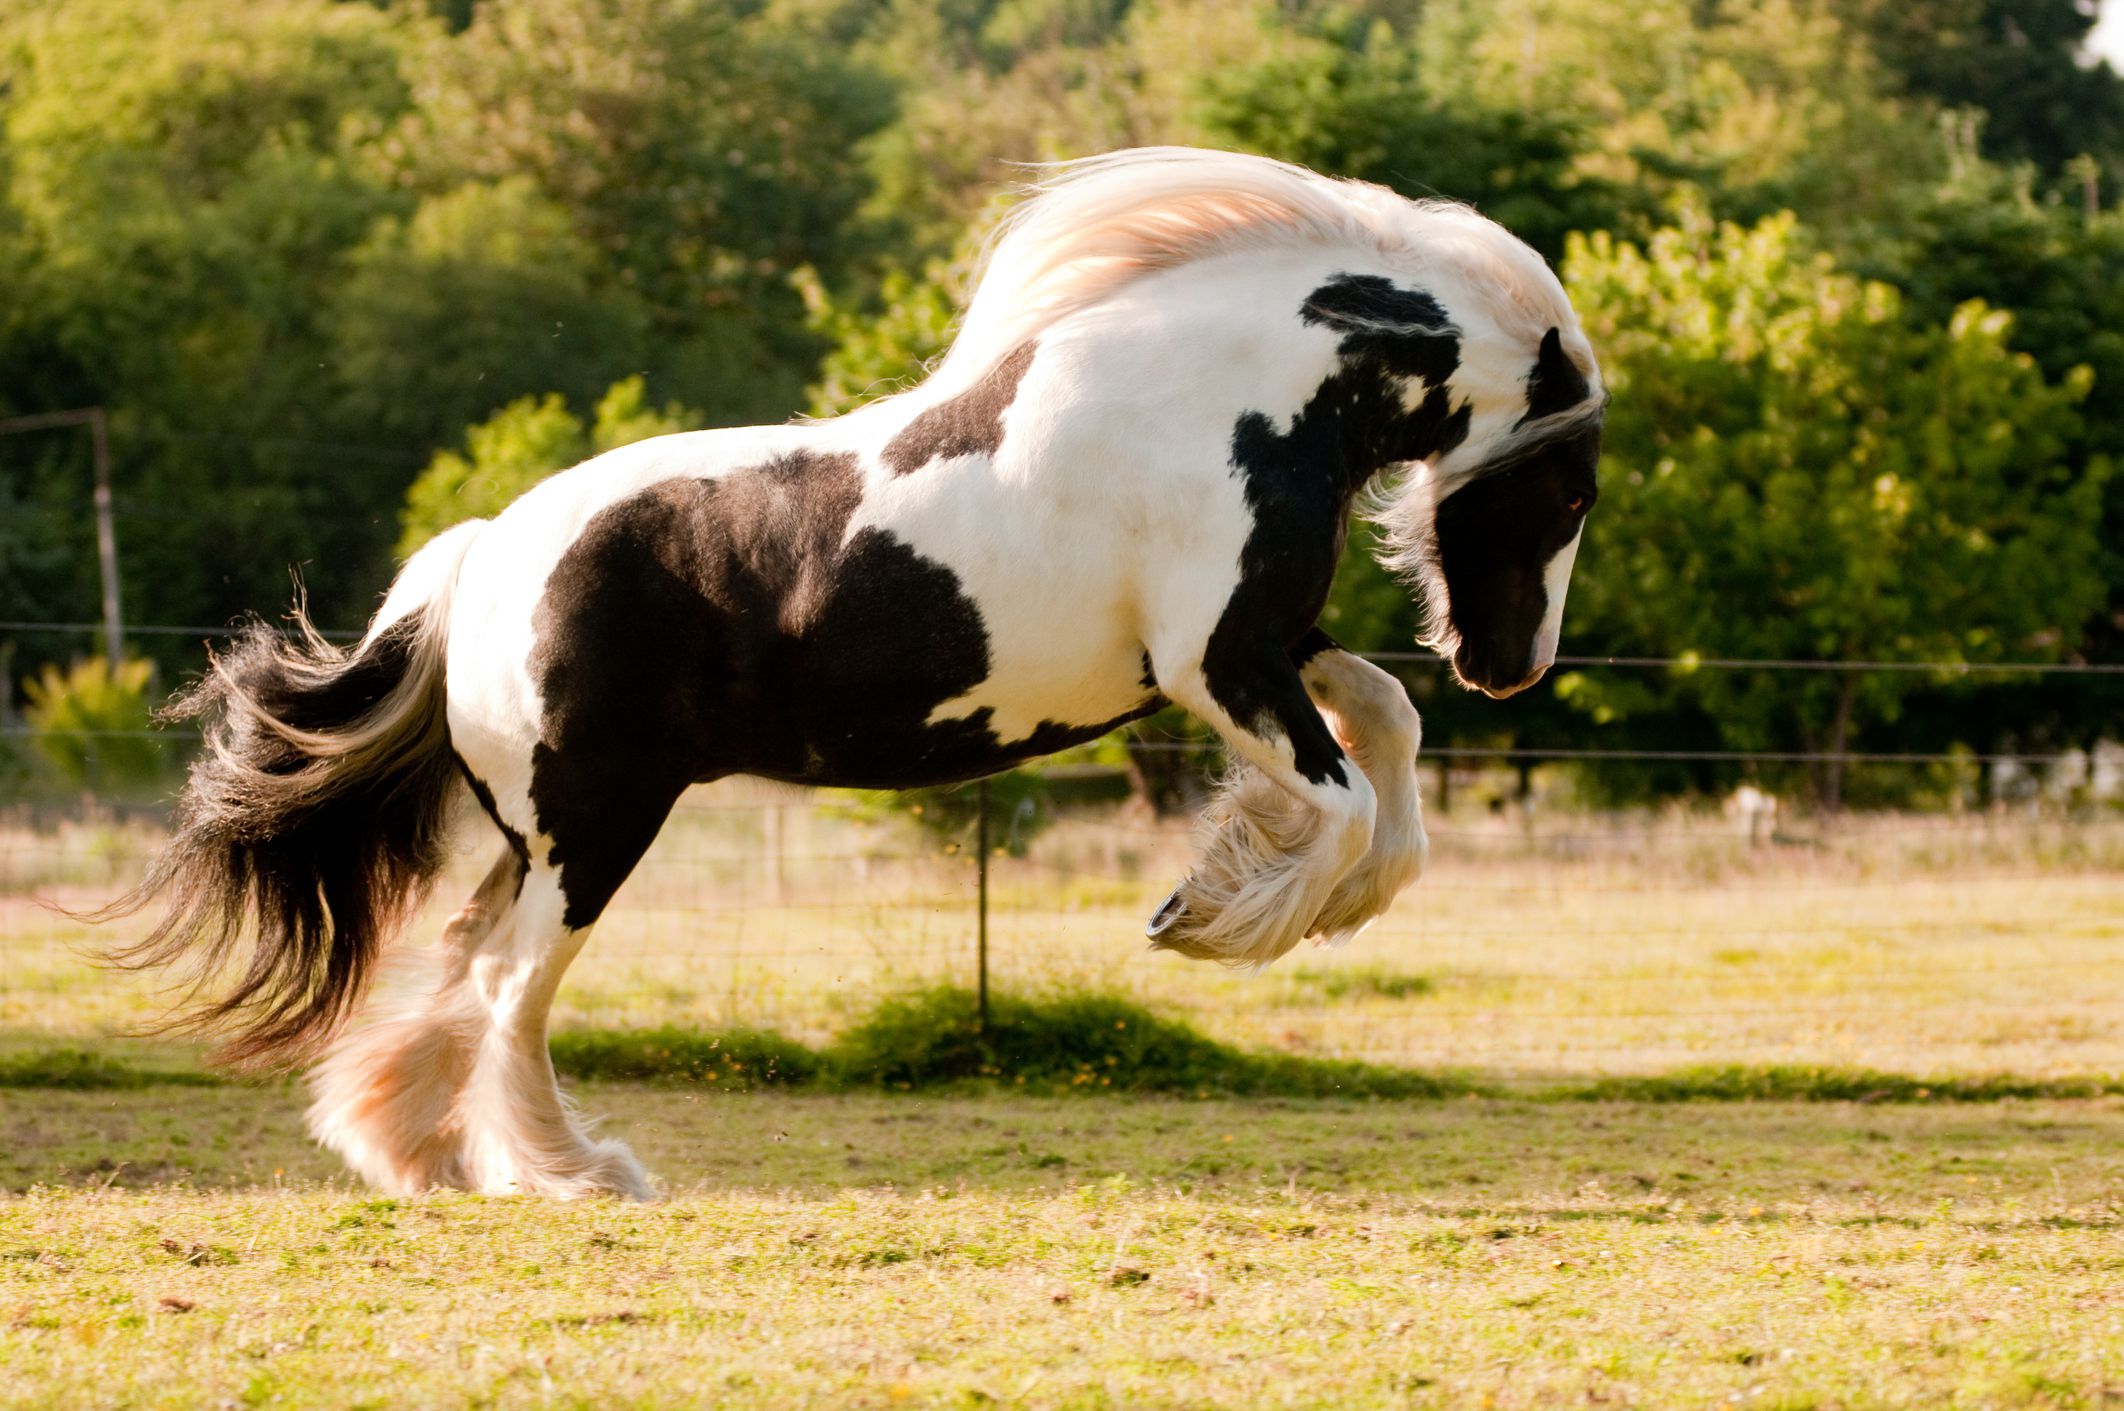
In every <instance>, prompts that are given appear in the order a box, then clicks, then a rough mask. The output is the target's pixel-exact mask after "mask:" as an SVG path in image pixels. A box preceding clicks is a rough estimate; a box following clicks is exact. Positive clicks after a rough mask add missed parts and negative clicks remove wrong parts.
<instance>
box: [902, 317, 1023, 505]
mask: <svg viewBox="0 0 2124 1411" xmlns="http://www.w3.org/2000/svg"><path fill="white" fill-rule="evenodd" d="M1036 346H1037V345H1036V344H1032V343H1026V344H1023V345H1022V346H1020V347H1018V348H1014V349H1012V350H1011V353H1010V355H1009V356H1008V357H1006V358H1004V359H1003V361H1001V362H999V363H997V364H996V365H995V366H994V367H993V368H990V369H989V370H988V372H987V374H986V375H985V376H983V377H982V379H981V380H980V381H979V382H976V383H975V384H974V385H973V386H971V387H969V388H967V389H966V390H965V391H964V392H961V393H960V394H959V395H958V396H956V397H953V398H951V399H950V400H949V401H945V402H939V403H938V404H937V405H935V406H933V407H930V408H928V409H927V410H926V411H924V412H923V413H922V414H921V415H920V416H917V417H916V418H915V419H914V420H913V421H910V422H909V423H907V426H906V428H905V429H904V430H902V431H901V432H900V434H899V435H897V436H895V437H893V438H892V440H891V441H890V442H888V443H887V444H886V446H885V458H884V459H885V464H886V467H887V468H888V469H890V470H891V471H892V473H893V474H894V475H912V474H913V473H914V472H915V471H918V470H920V469H921V468H922V467H923V466H925V465H928V464H929V463H930V462H931V461H933V460H941V459H945V458H947V457H951V456H976V455H979V456H993V455H994V454H995V453H996V452H997V451H998V450H1000V449H1001V448H1002V446H1003V413H1004V412H1006V411H1008V410H1010V404H1011V403H1012V402H1013V401H1014V400H1016V398H1017V395H1018V384H1019V383H1020V382H1022V381H1024V379H1025V370H1026V369H1027V368H1029V367H1031V366H1032V360H1033V349H1034V348H1035V347H1036Z"/></svg>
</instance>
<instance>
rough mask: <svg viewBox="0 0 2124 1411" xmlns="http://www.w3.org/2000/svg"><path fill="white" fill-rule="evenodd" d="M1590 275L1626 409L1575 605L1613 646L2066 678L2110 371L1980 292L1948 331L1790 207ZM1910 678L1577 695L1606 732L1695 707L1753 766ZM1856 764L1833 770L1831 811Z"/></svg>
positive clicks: (2089, 588)
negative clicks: (1823, 249) (2058, 347)
mask: <svg viewBox="0 0 2124 1411" xmlns="http://www.w3.org/2000/svg"><path fill="white" fill-rule="evenodd" d="M1566 278H1567V283H1568V285H1569V287H1570V290H1571V294H1572V297H1573V300H1574V302H1575V303H1576V305H1577V307H1578V309H1579V311H1580V314H1581V316H1582V317H1583V318H1584V320H1585V322H1586V326H1587V331H1588V333H1589V335H1590V336H1591V337H1592V339H1593V342H1594V345H1595V346H1596V347H1598V348H1599V349H1601V352H1602V365H1603V368H1604V369H1605V371H1606V374H1607V378H1608V383H1609V386H1610V388H1611V389H1612V391H1613V394H1614V398H1615V402H1614V407H1613V410H1612V412H1611V414H1610V419H1609V424H1608V433H1607V441H1606V443H1605V452H1604V456H1603V475H1604V482H1605V494H1604V496H1603V500H1602V503H1601V506H1600V508H1599V510H1598V511H1597V512H1596V513H1595V514H1594V515H1593V516H1592V518H1591V520H1590V522H1589V526H1588V530H1587V543H1586V546H1585V551H1584V553H1583V554H1582V555H1581V556H1580V560H1579V563H1580V568H1579V571H1578V575H1577V580H1576V581H1575V582H1574V584H1573V588H1572V615H1573V617H1574V619H1575V621H1576V624H1577V626H1578V628H1579V630H1581V631H1585V630H1588V629H1590V631H1591V633H1592V634H1593V635H1594V636H1595V637H1597V638H1598V639H1599V640H1600V642H1601V644H1602V646H1603V647H1604V648H1605V649H1606V650H1608V651H1611V652H1616V653H1629V654H1646V655H1677V656H1679V655H1686V654H1690V653H1696V654H1701V655H1705V656H1724V657H1757V658H1763V657H1768V658H1803V659H1810V660H1824V661H1838V660H1886V661H1896V660H1901V661H1945V662H1965V661H1967V662H1985V661H2000V660H2011V659H2035V660H2052V659H2056V658H2057V657H2059V656H2060V655H2062V654H2063V653H2064V652H2066V651H2068V650H2070V648H2071V646H2072V644H2073V643H2075V642H2076V641H2077V640H2078V635H2079V632H2080V630H2081V627H2082V625H2083V624H2084V623H2085V622H2086V620H2087V619H2088V617H2089V615H2090V614H2092V613H2093V612H2094V611H2095V610H2096V609H2097V608H2099V607H2100V605H2101V603H2102V600H2103V597H2104V585H2103V581H2102V575H2101V565H2102V559H2101V545H2100V542H2099V536H2098V525H2099V522H2100V521H2099V515H2100V508H2101V494H2102V483H2103V479H2104V477H2105V475H2106V472H2107V465H2106V463H2102V462H2097V463H2092V464H2086V465H2075V464H2074V463H2073V460H2072V458H2071V457H2070V455H2069V454H2068V448H2069V447H2070V446H2071V445H2072V443H2073V441H2074V439H2075V437H2076V436H2077V435H2078V434H2079V427H2080V419H2079V414H2078V411H2077V406H2078V404H2079V403H2080V401H2081V400H2082V399H2083V398H2084V397H2085V396H2086V393H2087V390H2088V387H2089V384H2090V377H2089V375H2088V374H2087V373H2086V371H2085V370H2084V369H2077V370H2075V371H2074V372H2072V373H2071V374H2069V375H2068V376H2066V377H2065V378H2063V379H2061V380H2059V381H2057V382H2050V381H2046V380H2045V378H2044V377H2043V374H2042V372H2041V370H2040V369H2039V368H2038V367H2037V366H2036V364H2035V362H2034V360H2033V359H2032V358H2030V357H2029V356H2028V355H2027V354H2025V353H2018V352H2015V351H2014V350H2013V349H2012V347H2011V346H2010V344H2009V342H2008V333H2009V328H2010V322H2011V321H2010V318H2009V316H2008V315H2006V314H2004V313H2002V312H2000V311H1998V310H1994V309H1990V308H1988V307H1986V306H1985V305H1983V304H1981V303H1978V302H1970V303H1965V304H1963V305H1961V306H1960V307H1958V308H1957V309H1956V310H1955V311H1954V312H1953V314H1952V316H1951V318H1950V319H1949V320H1948V322H1947V323H1946V324H1945V325H1944V326H1942V325H1938V324H1933V323H1930V322H1927V321H1924V320H1920V319H1914V318H1912V317H1910V316H1909V314H1908V313H1907V312H1906V309H1905V306H1904V301H1903V299H1902V297H1901V296H1900V295H1899V294H1898V293H1897V292H1896V291H1895V290H1893V289H1892V288H1890V287H1888V286H1886V285H1883V284H1875V283H1867V282H1863V281H1860V280H1858V279H1855V278H1853V277H1851V276H1849V275H1847V274H1843V273H1840V272H1838V271H1837V270H1836V269H1835V268H1834V267H1833V266H1832V265H1831V263H1830V262H1829V260H1828V259H1827V258H1826V257H1824V256H1810V255H1808V254H1807V253H1805V250H1804V246H1803V243H1802V238H1801V232H1800V230H1799V228H1798V226H1797V224H1796V222H1794V220H1793V219H1792V218H1791V217H1790V216H1778V217H1773V218H1769V219H1766V220H1764V221H1762V222H1760V223H1758V224H1756V225H1755V226H1753V227H1748V228H1743V227H1739V226H1735V225H1731V224H1727V225H1721V226H1717V227H1713V226H1711V225H1710V224H1709V223H1708V222H1706V221H1703V220H1702V219H1695V220H1691V221H1688V222H1686V223H1684V224H1683V225H1681V226H1679V227H1676V228H1671V229H1667V230H1663V231H1661V232H1660V233H1659V234H1658V235H1656V236H1655V237H1654V238H1653V239H1652V240H1651V241H1650V242H1649V243H1648V244H1647V245H1646V246H1644V247H1642V248H1640V247H1638V246H1636V245H1632V244H1629V243H1627V242H1622V241H1617V240H1614V239H1612V238H1610V237H1608V236H1604V235H1593V236H1590V237H1583V238H1577V239H1574V240H1573V242H1572V248H1571V252H1570V255H1569V257H1568V258H1567V261H1566ZM1926 684H1927V682H1926V681H1925V679H1924V677H1923V676H1922V675H1917V674H1913V673H1902V672H1893V673H1872V674H1866V673H1855V672H1838V673H1820V674H1818V675H1816V676H1813V677H1810V678H1809V679H1807V680H1805V681H1803V682H1800V683H1798V684H1794V683H1792V682H1789V681H1787V682H1783V683H1781V684H1780V685H1779V687H1778V688H1777V689H1772V688H1771V685H1770V683H1769V682H1768V681H1767V680H1766V679H1764V678H1763V677H1760V676H1758V675H1756V674H1755V673H1749V672H1724V671H1718V672H1700V673H1688V672H1683V673H1680V674H1677V675H1675V676H1674V677H1672V678H1670V679H1669V680H1667V681H1665V682H1664V683H1646V682H1638V683H1637V684H1636V685H1635V687H1634V688H1624V689H1616V688H1614V687H1611V686H1608V685H1605V684H1604V683H1602V682H1601V681H1599V680H1597V679H1596V678H1594V677H1591V676H1585V675H1578V676H1573V677H1570V678H1567V679H1566V681H1565V682H1564V683H1563V684H1562V685H1561V686H1560V687H1559V690H1560V691H1561V692H1562V693H1563V694H1565V695H1566V696H1567V697H1568V698H1569V699H1570V700H1571V701H1572V703H1573V704H1574V705H1577V706H1578V707H1580V708H1581V709H1584V710H1585V711H1587V712H1588V713H1589V714H1590V715H1591V716H1592V717H1593V719H1594V720H1595V721H1596V722H1613V721H1617V720H1621V719H1625V718H1627V717H1629V716H1632V715H1644V714H1648V713H1653V712H1661V711H1677V710H1678V711H1688V710H1699V711H1701V712H1703V713H1704V714H1706V715H1708V716H1709V717H1710V719H1711V720H1712V721H1714V722H1715V723H1716V729H1717V733H1718V736H1719V738H1720V739H1721V740H1722V742H1723V743H1725V744H1726V745H1728V746H1731V747H1735V748H1742V749H1775V748H1792V747H1794V746H1797V747H1799V748H1802V749H1805V750H1808V751H1816V752H1825V753H1840V752H1842V751H1844V750H1845V749H1846V748H1847V746H1848V745H1849V744H1850V742H1851V741H1852V739H1853V738H1854V735H1855V733H1856V732H1857V731H1858V730H1859V729H1860V728H1861V727H1862V726H1863V725H1864V724H1866V723H1867V722H1869V721H1876V720H1878V721H1892V720H1893V719H1894V718H1895V716H1896V714H1897V712H1898V710H1899V708H1900V706H1901V703H1902V701H1903V699H1904V698H1905V697H1906V696H1907V695H1908V694H1909V693H1910V692H1912V691H1913V690H1916V689H1919V688H1921V687H1923V686H1925V685H1926ZM1842 780H1843V771H1842V768H1841V767H1840V766H1839V765H1837V764H1834V763H1831V764H1826V765H1824V766H1822V767H1821V768H1819V769H1817V770H1816V771H1815V772H1814V784H1815V788H1816V790H1817V793H1818V796H1819V798H1820V801H1821V802H1822V803H1823V804H1824V805H1825V806H1827V807H1830V808H1834V807H1835V806H1836V805H1837V803H1838V801H1839V798H1840V792H1841V788H1842Z"/></svg>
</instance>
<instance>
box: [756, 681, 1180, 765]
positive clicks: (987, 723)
mask: <svg viewBox="0 0 2124 1411" xmlns="http://www.w3.org/2000/svg"><path fill="white" fill-rule="evenodd" d="M904 660H905V667H906V669H904V670H900V671H889V672H878V673H874V674H869V675H867V677H851V676H848V675H845V674H843V673H841V672H838V671H836V672H833V673H831V674H832V675H833V676H835V677H836V678H838V679H836V680H834V681H833V682H832V683H830V684H828V683H825V682H818V683H815V684H814V686H812V687H810V688H808V689H807V690H806V691H805V695H806V697H807V699H805V700H803V701H802V702H801V703H798V704H797V706H796V709H795V710H794V711H793V712H792V714H793V715H794V717H795V718H797V719H800V720H801V721H802V728H801V731H800V735H801V738H800V739H796V740H792V741H790V744H791V746H792V747H793V748H791V749H790V750H788V751H787V753H786V755H785V757H784V758H783V759H782V760H781V761H779V765H778V767H776V768H772V769H769V770H761V769H760V768H759V767H758V766H757V765H754V766H752V768H751V771H750V772H755V773H758V772H767V773H771V774H773V775H775V776H776V777H781V778H788V779H791V780H794V781H798V782H803V783H810V784H822V785H833V786H839V787H844V788H867V789H907V788H920V787H925V786H929V785H935V784H948V783H956V782H959V781H961V780H966V779H974V778H979V777H980V776H982V775H984V774H993V773H996V772H997V771H999V770H1003V769H1009V768H1011V767H1012V766H1014V765H1018V764H1022V763H1024V762H1026V761H1028V760H1032V759H1038V758H1040V757H1041V756H1043V755H1049V754H1053V753H1054V752H1056V751H1057V750H1063V749H1068V748H1069V747H1070V746H1072V745H1078V744H1083V743H1085V742H1087V741H1090V740H1096V739H1098V738H1099V737H1100V736H1101V735H1104V734H1106V733H1107V732H1109V731H1111V730H1113V729H1115V728H1116V727H1117V726H1120V725H1122V724H1125V723H1126V722H1128V721H1130V720H1134V719H1137V718H1139V717H1141V716H1143V715H1146V714H1148V713H1149V712H1150V711H1152V710H1155V709H1157V708H1158V706H1159V705H1161V704H1162V703H1163V702H1162V700H1161V698H1160V697H1159V696H1158V695H1157V692H1156V690H1155V688H1154V687H1152V686H1150V685H1149V684H1147V683H1146V681H1145V679H1144V673H1143V670H1142V666H1141V663H1140V658H1138V659H1136V660H1133V661H1131V660H1129V659H1128V658H1126V657H1124V656H1117V657H1115V659H1113V660H1111V661H1108V662H1103V663H1089V662H1087V663H1085V666H1086V669H1085V670H1084V671H1083V672H1082V673H1081V674H1079V675H1077V676H1075V677H1074V678H1073V679H1070V680H1068V681H1066V682H1064V681H1062V680H1060V679H1059V678H1058V677H1055V676H1052V675H1050V676H1048V677H1046V679H1036V680H1024V681H1017V680H1012V679H1009V678H989V679H987V680H984V681H983V682H981V683H980V685H979V686H977V687H976V688H975V689H974V690H972V691H968V692H964V693H963V694H960V695H958V696H957V697H956V698H953V699H947V700H943V701H939V700H938V695H937V691H936V685H937V683H936V679H935V677H934V676H932V675H930V674H929V673H927V672H925V671H924V670H922V666H923V664H924V658H923V657H922V656H921V654H919V653H915V654H913V655H911V656H910V657H909V658H906V659H904ZM925 697H926V700H927V702H928V703H929V704H927V708H926V709H922V708H910V707H915V706H917V703H921V702H924V700H925Z"/></svg>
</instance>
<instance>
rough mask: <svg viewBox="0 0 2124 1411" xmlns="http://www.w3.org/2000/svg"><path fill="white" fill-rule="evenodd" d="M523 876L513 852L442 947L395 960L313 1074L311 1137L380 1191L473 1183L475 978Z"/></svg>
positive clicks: (453, 924)
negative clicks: (468, 1167) (466, 1155)
mask: <svg viewBox="0 0 2124 1411" xmlns="http://www.w3.org/2000/svg"><path fill="white" fill-rule="evenodd" d="M525 871H526V868H525V863H524V860H523V859H522V858H521V857H520V856H519V855H518V854H517V853H516V852H515V851H514V850H513V849H510V850H505V851H504V852H503V853H502V855H501V857H500V858H499V859H498V860H497V861H496V862H495V864H494V867H493V869H492V870H491V871H489V872H488V873H487V879H486V880H485V881H484V882H482V883H481V884H480V885H479V889H478V890H477V891H475V892H474V893H473V894H472V898H471V900H470V901H468V902H466V903H465V905H464V907H463V908H462V909H460V910H459V911H458V913H457V914H456V915H455V916H453V917H451V918H450V921H449V924H448V925H446V926H445V927H444V928H443V935H442V940H441V943H440V944H439V945H436V946H433V947H428V948H408V949H405V950H401V951H397V952H394V953H393V954H391V955H390V956H389V957H387V959H386V961H385V967H384V973H383V975H382V976H381V978H380V980H379V983H378V986H377V990H376V992H375V993H374V994H373V995H372V997H371V998H370V1000H369V1003H368V1005H367V1006H366V1008H365V1009H364V1010H363V1012H362V1013H361V1015H360V1016H358V1018H357V1019H356V1021H355V1023H354V1025H353V1026H352V1027H351V1028H349V1029H348V1031H347V1032H346V1033H345V1034H343V1035H342V1036H341V1037H340V1039H339V1041H338V1042H337V1043H335V1044H334V1045H333V1046H332V1049H331V1051H330V1052H329V1053H328V1054H327V1055H326V1056H325V1058H324V1060H323V1062H321V1063H319V1064H318V1066H317V1067H316V1069H315V1070H313V1071H312V1073H311V1075H310V1090H311V1094H312V1096H313V1101H312V1103H311V1105H310V1113H309V1121H310V1131H311V1133H312V1134H313V1135H314V1136H315V1137H316V1138H317V1140H318V1141H320V1142H322V1143H324V1144H325V1145H326V1146H328V1147H330V1148H331V1149H332V1150H334V1151H336V1152H338V1153H339V1154H340V1156H341V1157H343V1158H345V1160H346V1162H347V1164H348V1165H349V1166H351V1167H353V1168H354V1170H355V1172H356V1173H357V1174H359V1175H360V1176H361V1177H362V1178H363V1179H365V1180H366V1181H368V1182H369V1183H370V1184H371V1185H374V1186H377V1187H380V1188H382V1189H384V1190H389V1191H399V1192H411V1191H420V1190H426V1189H428V1188H429V1187H431V1186H464V1185H466V1184H467V1179H466V1173H465V1167H464V1162H463V1159H462V1150H461V1146H462V1144H461V1141H460V1132H459V1124H458V1107H459V1103H460V1100H461V1097H462V1094H463V1091H464V1087H465V1084H466V1083H467V1082H468V1081H469V1080H470V1078H471V1074H472V1067H473V1063H474V1061H475V1060H476V1058H477V1057H478V1053H479V1041H480V1032H481V1028H482V1025H481V1019H480V1014H479V1012H478V1009H477V1008H476V1006H474V1005H473V1004H471V1003H470V1000H471V994H470V992H469V991H468V990H467V988H466V985H465V979H466V974H467V971H468V969H469V966H470V963H471V959H472V957H473V956H474V955H476V954H477V953H478V952H479V949H480V948H481V946H482V945H484V944H485V943H486V941H487V939H488V938H489V937H490V936H491V935H493V933H494V931H495V929H496V928H497V927H498V926H500V925H502V924H504V923H505V922H506V920H507V919H508V917H509V915H510V913H511V912H512V911H513V910H514V908H515V905H516V900H517V894H518V892H519V891H520V889H521V888H522V886H523V883H524V874H525Z"/></svg>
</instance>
